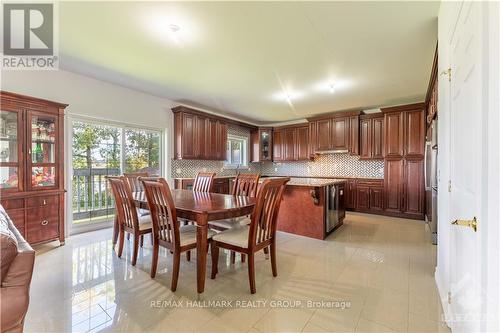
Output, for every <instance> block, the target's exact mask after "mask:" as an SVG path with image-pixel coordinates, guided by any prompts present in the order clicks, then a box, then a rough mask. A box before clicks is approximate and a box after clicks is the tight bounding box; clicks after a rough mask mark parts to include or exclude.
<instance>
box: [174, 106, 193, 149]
mask: <svg viewBox="0 0 500 333" xmlns="http://www.w3.org/2000/svg"><path fill="white" fill-rule="evenodd" d="M174 122H175V126H174V127H175V129H176V133H175V148H176V152H175V157H176V158H178V159H182V158H186V159H194V158H196V153H195V149H194V143H195V137H194V134H195V133H196V131H195V126H196V116H195V115H193V114H182V113H178V114H176V115H175V118H174Z"/></svg>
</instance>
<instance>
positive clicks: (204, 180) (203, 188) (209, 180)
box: [193, 172, 215, 192]
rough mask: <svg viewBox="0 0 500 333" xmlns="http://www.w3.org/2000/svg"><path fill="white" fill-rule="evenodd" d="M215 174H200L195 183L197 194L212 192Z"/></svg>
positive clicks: (194, 187)
mask: <svg viewBox="0 0 500 333" xmlns="http://www.w3.org/2000/svg"><path fill="white" fill-rule="evenodd" d="M214 177H215V173H214V172H198V174H197V175H196V178H195V179H194V183H193V191H195V192H212V190H213V186H214Z"/></svg>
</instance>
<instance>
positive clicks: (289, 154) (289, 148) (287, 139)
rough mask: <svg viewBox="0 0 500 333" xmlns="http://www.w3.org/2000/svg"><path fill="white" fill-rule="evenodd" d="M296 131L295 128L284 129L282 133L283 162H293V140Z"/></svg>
mask: <svg viewBox="0 0 500 333" xmlns="http://www.w3.org/2000/svg"><path fill="white" fill-rule="evenodd" d="M296 133H297V130H296V129H295V128H286V129H285V130H284V131H283V146H284V157H283V160H285V161H293V160H295V140H296Z"/></svg>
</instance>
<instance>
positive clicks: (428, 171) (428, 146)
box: [425, 117, 438, 244]
mask: <svg viewBox="0 0 500 333" xmlns="http://www.w3.org/2000/svg"><path fill="white" fill-rule="evenodd" d="M437 125H438V122H437V117H436V118H435V119H434V120H433V121H432V123H431V125H430V126H429V128H428V130H427V140H426V143H425V200H426V206H425V221H426V222H427V223H428V225H429V229H430V231H431V234H432V244H437V223H438V221H437V154H438V145H437V130H438V129H437V127H438V126H437Z"/></svg>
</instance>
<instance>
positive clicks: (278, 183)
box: [211, 178, 290, 294]
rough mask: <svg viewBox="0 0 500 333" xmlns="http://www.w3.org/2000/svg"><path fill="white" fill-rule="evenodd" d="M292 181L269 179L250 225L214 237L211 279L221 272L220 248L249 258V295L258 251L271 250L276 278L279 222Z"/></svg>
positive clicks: (259, 195) (252, 289)
mask: <svg viewBox="0 0 500 333" xmlns="http://www.w3.org/2000/svg"><path fill="white" fill-rule="evenodd" d="M289 180H290V178H278V179H267V180H265V181H264V182H263V183H262V185H261V186H260V188H259V190H258V193H257V202H256V205H255V208H254V210H253V213H252V215H251V216H250V225H245V226H242V227H240V228H231V229H228V230H226V231H222V232H220V233H218V234H217V235H215V236H213V237H212V245H211V247H212V250H211V256H212V276H211V277H212V279H215V277H216V275H217V273H218V268H217V265H218V261H219V248H224V249H228V250H231V251H236V252H240V253H244V254H246V255H247V256H248V280H249V283H250V292H251V293H252V294H255V290H256V289H255V259H254V255H255V253H256V252H258V251H260V250H263V249H265V248H267V247H270V248H271V268H272V271H273V276H277V275H278V271H277V268H276V221H277V218H278V213H279V209H280V204H281V199H282V197H283V192H284V191H285V185H286V183H287V182H288V181H289Z"/></svg>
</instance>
